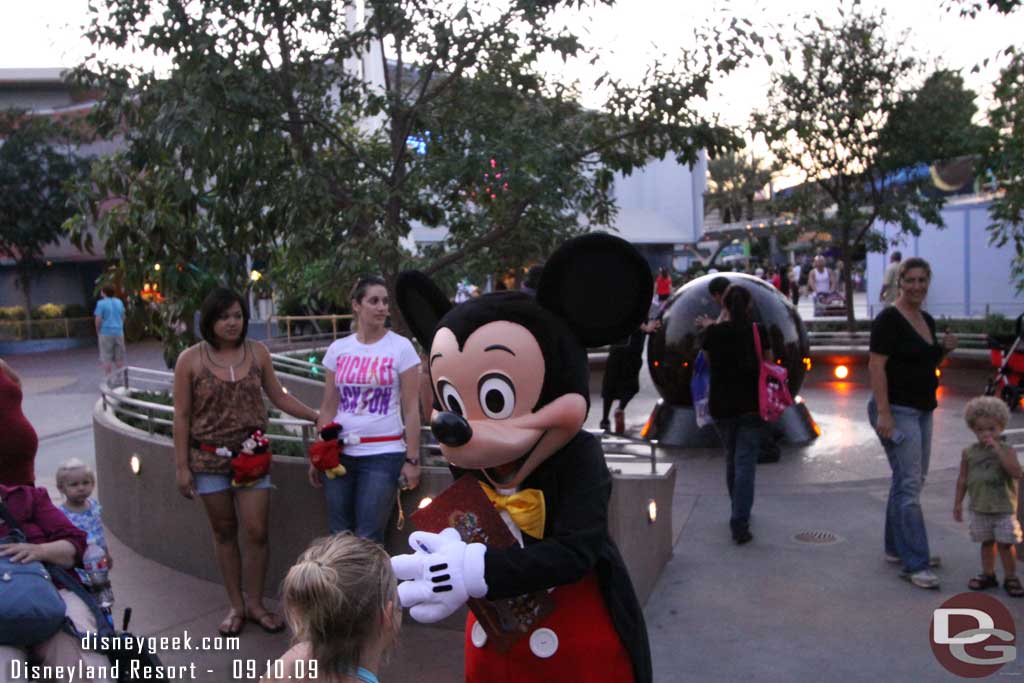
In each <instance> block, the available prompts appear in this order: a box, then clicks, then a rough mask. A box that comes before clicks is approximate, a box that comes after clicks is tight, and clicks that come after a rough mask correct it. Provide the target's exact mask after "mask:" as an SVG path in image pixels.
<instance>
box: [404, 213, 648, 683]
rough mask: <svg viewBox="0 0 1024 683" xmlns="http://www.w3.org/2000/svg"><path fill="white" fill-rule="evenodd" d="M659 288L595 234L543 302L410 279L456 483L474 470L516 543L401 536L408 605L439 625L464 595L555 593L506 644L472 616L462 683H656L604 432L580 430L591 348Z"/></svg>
mask: <svg viewBox="0 0 1024 683" xmlns="http://www.w3.org/2000/svg"><path fill="white" fill-rule="evenodd" d="M652 292H653V282H652V279H651V272H650V268H649V266H648V265H647V262H646V261H645V259H644V258H643V256H641V255H640V253H639V252H637V251H636V249H634V248H633V247H632V246H631V245H630V244H629V243H628V242H626V241H624V240H622V239H619V238H618V237H613V236H611V235H607V234H603V233H592V234H588V235H584V236H582V237H578V238H575V239H573V240H570V241H569V242H566V243H565V244H564V245H563V246H562V247H561V248H559V249H558V250H557V251H556V252H555V253H554V254H553V255H552V256H551V258H550V259H549V260H548V262H547V264H546V265H545V267H544V272H543V275H542V276H541V279H540V283H539V285H538V288H537V294H536V299H534V298H533V297H530V296H529V295H527V294H523V293H521V292H497V293H494V294H488V295H485V296H482V297H480V298H478V299H472V300H470V301H467V302H465V303H462V304H460V305H458V306H455V307H454V308H453V307H452V306H451V304H450V303H449V302H448V300H447V298H446V297H445V296H444V294H443V293H442V292H441V291H440V290H439V289H438V288H437V286H436V285H434V283H433V282H431V281H430V280H429V279H428V278H427V277H426V276H425V275H423V274H421V273H417V272H410V273H403V274H402V275H401V276H400V277H399V280H398V283H397V287H396V298H397V301H398V306H399V309H400V310H401V312H402V315H403V316H404V318H405V320H406V322H407V323H408V324H409V326H410V328H411V330H412V332H413V334H414V335H415V336H416V338H417V339H418V340H419V342H420V343H421V344H422V345H423V348H425V349H429V352H428V354H427V358H428V364H429V371H430V380H431V385H432V388H433V391H434V400H435V406H434V407H435V410H434V414H433V419H432V420H431V430H432V431H433V433H434V435H435V436H436V437H437V440H438V441H439V442H440V444H441V451H442V453H443V454H444V456H445V458H446V459H447V461H448V463H449V465H450V466H451V468H452V470H453V474H454V475H455V477H456V478H459V477H460V476H462V475H463V474H465V473H469V474H471V475H472V476H474V477H476V478H477V479H478V480H479V481H480V483H481V485H482V486H484V488H485V492H486V493H487V495H488V498H490V499H491V501H492V502H494V503H495V507H496V509H498V510H499V511H500V513H501V516H502V518H503V519H504V521H505V523H506V524H507V525H508V526H509V528H510V530H511V531H512V532H513V534H514V535H515V536H516V537H517V540H519V543H518V544H517V545H513V546H510V547H506V548H495V547H488V546H485V545H483V544H480V543H469V544H467V543H465V542H463V541H462V540H461V538H460V536H459V534H458V532H457V531H455V530H454V529H445V530H444V531H443V532H441V533H440V534H431V533H426V532H420V531H417V532H415V533H413V534H412V535H411V536H410V545H411V547H412V549H413V550H414V551H415V552H414V553H413V554H411V555H401V556H398V557H394V558H392V564H393V565H394V568H395V572H396V575H397V576H398V578H399V579H404V581H403V583H401V584H400V585H399V587H398V592H399V598H400V600H401V603H402V605H403V606H404V607H408V608H410V615H411V616H412V618H413V619H416V620H417V621H421V622H432V621H438V620H440V619H443V618H445V617H446V616H448V615H450V614H452V613H453V612H455V611H456V610H457V609H459V608H460V607H461V606H462V605H463V604H465V602H466V601H467V600H468V599H469V598H483V599H489V600H498V599H502V598H510V597H515V596H519V595H523V594H527V593H533V592H535V591H538V590H548V591H550V593H549V595H550V597H551V598H552V600H553V602H554V605H555V608H554V610H553V612H552V613H551V614H550V615H548V616H547V617H546V618H544V620H542V621H541V622H540V623H539V624H538V628H536V629H535V630H534V631H533V632H532V633H530V634H528V636H527V635H525V634H524V636H523V637H522V638H520V639H519V640H518V641H516V642H515V644H514V645H513V646H512V647H511V648H510V649H508V650H507V651H506V652H499V651H498V648H497V647H495V646H494V644H493V643H492V644H491V645H490V646H489V645H488V643H487V637H486V634H485V633H484V631H483V629H482V628H480V625H479V624H477V623H476V620H475V618H474V616H473V614H472V613H470V615H469V617H468V620H467V623H466V645H465V672H466V680H467V681H469V682H471V683H477V682H479V683H483V682H485V681H486V683H506V682H507V683H512V682H516V683H524V682H544V683H547V682H548V681H574V682H575V683H598V682H601V683H604V682H606V681H607V682H611V681H614V683H625V682H630V681H632V682H635V683H649V682H650V681H651V659H650V650H649V647H648V642H647V630H646V627H645V625H644V620H643V614H642V612H641V609H640V605H639V603H638V601H637V598H636V593H635V591H634V590H633V585H632V583H631V582H630V579H629V575H628V574H627V571H626V567H625V564H624V563H623V561H622V557H621V556H620V555H619V551H618V549H617V548H616V546H615V544H614V543H613V542H612V540H611V538H610V537H609V535H608V500H609V497H610V495H611V485H612V478H611V474H610V473H609V471H608V467H607V465H606V464H605V459H604V453H603V451H602V450H601V442H600V440H599V439H598V438H597V437H595V436H593V435H591V434H590V433H589V432H586V431H584V430H582V426H583V422H584V420H585V419H586V416H587V411H588V409H589V395H590V391H589V380H590V371H589V367H588V364H587V351H586V349H587V347H592V346H601V345H604V344H608V343H610V342H613V341H616V340H619V339H622V338H624V337H627V336H628V335H629V334H630V333H631V332H633V331H634V330H636V329H637V327H638V326H639V325H640V323H641V322H643V320H644V318H645V317H646V314H647V311H648V308H649V306H650V302H651V297H652Z"/></svg>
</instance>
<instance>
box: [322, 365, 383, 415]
mask: <svg viewBox="0 0 1024 683" xmlns="http://www.w3.org/2000/svg"><path fill="white" fill-rule="evenodd" d="M394 365H395V359H394V358H393V357H391V356H350V355H344V356H340V357H339V358H338V364H337V366H336V368H337V369H336V370H335V373H334V383H335V384H336V385H337V386H338V387H339V389H340V393H341V404H340V409H341V412H343V413H352V414H356V415H358V414H363V413H367V412H368V413H370V414H372V415H387V414H388V408H389V407H390V405H391V391H392V388H391V385H392V384H393V383H394V379H395V374H394Z"/></svg>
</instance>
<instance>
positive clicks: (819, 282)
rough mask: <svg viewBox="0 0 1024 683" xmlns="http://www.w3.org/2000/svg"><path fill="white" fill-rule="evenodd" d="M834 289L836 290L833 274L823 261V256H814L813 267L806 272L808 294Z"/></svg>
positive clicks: (823, 292) (822, 292)
mask: <svg viewBox="0 0 1024 683" xmlns="http://www.w3.org/2000/svg"><path fill="white" fill-rule="evenodd" d="M834 291H836V285H835V274H834V273H833V272H832V271H831V270H830V269H829V268H828V266H827V264H826V263H825V257H824V256H822V255H821V254H818V255H817V256H815V257H814V268H812V269H811V272H810V273H808V274H807V293H808V294H809V295H810V296H818V295H820V294H830V293H832V292H834Z"/></svg>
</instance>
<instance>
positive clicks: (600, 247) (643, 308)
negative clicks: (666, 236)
mask: <svg viewBox="0 0 1024 683" xmlns="http://www.w3.org/2000/svg"><path fill="white" fill-rule="evenodd" d="M653 295H654V280H653V278H652V277H651V268H650V266H649V265H648V264H647V259H645V258H644V257H643V256H642V255H641V254H640V252H639V251H637V250H636V248H635V247H633V245H631V244H630V243H629V242H627V241H626V240H624V239H622V238H620V237H615V236H613V235H609V234H607V233H603V232H597V233H590V234H587V235H582V236H580V237H576V238H574V239H571V240H569V241H568V242H566V243H565V244H563V245H562V246H561V247H559V249H558V250H557V251H556V252H555V253H554V254H552V255H551V258H549V259H548V261H547V263H545V264H544V272H543V274H542V275H541V279H540V285H539V286H538V288H537V301H538V303H540V304H541V305H542V306H544V307H545V308H547V309H548V310H549V311H551V312H552V313H554V314H556V315H557V316H559V317H560V318H562V319H563V320H565V321H566V322H567V323H568V324H569V327H570V328H571V329H572V330H573V331H574V332H575V333H576V334H577V336H579V338H580V341H581V342H582V343H583V345H584V346H588V347H591V346H602V345H604V344H608V343H611V342H613V341H615V340H617V339H622V338H623V337H626V336H628V335H630V334H632V333H633V332H634V331H636V329H637V327H639V326H640V323H642V322H643V321H644V320H645V319H646V318H647V312H648V311H649V310H650V306H651V298H652V296H653Z"/></svg>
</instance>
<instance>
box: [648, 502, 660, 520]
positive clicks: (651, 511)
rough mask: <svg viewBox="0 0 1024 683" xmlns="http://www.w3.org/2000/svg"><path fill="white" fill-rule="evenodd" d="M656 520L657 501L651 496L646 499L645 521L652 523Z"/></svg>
mask: <svg viewBox="0 0 1024 683" xmlns="http://www.w3.org/2000/svg"><path fill="white" fill-rule="evenodd" d="M657 520H658V502H657V501H656V500H654V499H653V498H651V499H650V500H649V501H647V521H648V522H650V523H651V524H654V523H655V522H656V521H657Z"/></svg>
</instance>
